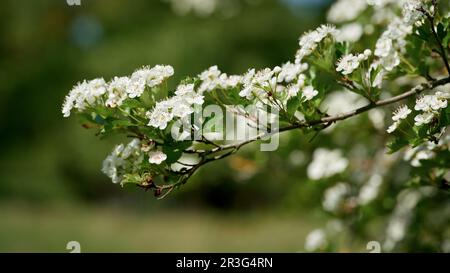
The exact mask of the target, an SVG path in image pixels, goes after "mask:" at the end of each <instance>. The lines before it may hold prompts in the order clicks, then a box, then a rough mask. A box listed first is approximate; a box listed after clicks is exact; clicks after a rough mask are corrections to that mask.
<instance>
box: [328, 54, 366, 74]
mask: <svg viewBox="0 0 450 273" xmlns="http://www.w3.org/2000/svg"><path fill="white" fill-rule="evenodd" d="M371 55H372V51H370V50H369V49H366V50H365V51H364V53H362V54H358V55H353V54H348V55H345V56H343V57H342V58H341V59H340V60H339V62H338V63H337V67H336V71H337V72H341V73H342V74H343V75H349V74H351V73H353V71H355V69H357V68H358V67H359V64H360V63H361V62H363V61H366V60H367V59H368V58H369V57H370V56H371Z"/></svg>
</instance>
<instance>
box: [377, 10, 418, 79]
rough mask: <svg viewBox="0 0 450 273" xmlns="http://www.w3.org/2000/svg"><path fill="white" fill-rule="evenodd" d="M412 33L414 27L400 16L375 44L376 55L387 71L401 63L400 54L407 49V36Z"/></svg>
mask: <svg viewBox="0 0 450 273" xmlns="http://www.w3.org/2000/svg"><path fill="white" fill-rule="evenodd" d="M411 33H412V27H411V26H410V25H407V24H405V23H404V22H403V21H402V20H401V19H400V18H396V19H394V20H393V21H392V22H391V23H390V24H389V26H388V28H387V29H386V31H384V32H383V34H382V35H381V37H380V38H379V39H378V41H377V43H376V45H375V47H376V48H375V52H374V54H375V56H377V57H378V58H379V60H378V61H379V62H380V64H381V65H382V66H383V67H384V69H386V70H387V71H392V70H393V69H394V68H395V67H397V66H398V65H399V64H400V54H403V53H404V51H405V45H406V40H405V38H406V37H407V36H408V35H409V34H411Z"/></svg>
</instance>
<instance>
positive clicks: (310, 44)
mask: <svg viewBox="0 0 450 273" xmlns="http://www.w3.org/2000/svg"><path fill="white" fill-rule="evenodd" d="M338 34H339V31H338V30H336V27H335V26H332V25H321V26H320V27H318V28H317V29H315V30H313V31H310V32H306V33H305V34H303V35H302V36H301V37H300V39H299V45H300V49H299V50H298V51H297V54H296V56H295V63H300V62H301V61H302V59H303V58H304V57H306V56H308V55H310V54H311V53H312V52H313V51H314V50H315V49H316V48H317V46H318V44H319V43H320V42H322V40H323V39H325V38H326V37H328V36H330V37H332V38H333V39H335V38H336V37H337V35H338Z"/></svg>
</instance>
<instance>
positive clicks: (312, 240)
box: [305, 229, 328, 252]
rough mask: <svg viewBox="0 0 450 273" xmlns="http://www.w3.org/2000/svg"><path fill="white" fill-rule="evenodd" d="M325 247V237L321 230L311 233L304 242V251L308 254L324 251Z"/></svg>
mask: <svg viewBox="0 0 450 273" xmlns="http://www.w3.org/2000/svg"><path fill="white" fill-rule="evenodd" d="M327 245H328V241H327V236H326V234H325V232H324V231H323V230H322V229H315V230H313V231H311V232H310V233H309V234H308V236H307V237H306V240H305V250H306V251H309V252H313V251H317V250H321V249H324V248H326V247H327Z"/></svg>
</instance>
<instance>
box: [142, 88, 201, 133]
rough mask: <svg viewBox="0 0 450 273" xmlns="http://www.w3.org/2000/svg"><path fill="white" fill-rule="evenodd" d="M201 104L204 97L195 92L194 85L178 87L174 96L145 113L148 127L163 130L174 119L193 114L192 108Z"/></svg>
mask: <svg viewBox="0 0 450 273" xmlns="http://www.w3.org/2000/svg"><path fill="white" fill-rule="evenodd" d="M203 102H204V96H203V95H200V94H198V93H197V92H196V91H195V89H194V84H182V85H179V86H178V88H177V90H176V91H175V96H173V97H171V98H169V99H167V100H163V101H159V102H157V103H156V105H155V107H154V108H153V110H152V111H147V113H146V117H147V118H148V119H149V122H148V126H152V127H155V128H159V129H161V130H163V129H165V128H166V127H167V124H168V123H169V122H170V121H172V120H173V119H174V118H175V117H177V118H185V117H187V116H189V115H190V114H192V113H193V112H194V108H193V106H195V105H202V104H203Z"/></svg>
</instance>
